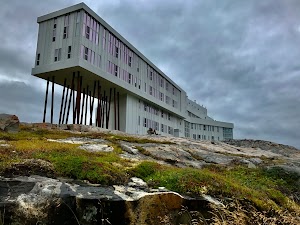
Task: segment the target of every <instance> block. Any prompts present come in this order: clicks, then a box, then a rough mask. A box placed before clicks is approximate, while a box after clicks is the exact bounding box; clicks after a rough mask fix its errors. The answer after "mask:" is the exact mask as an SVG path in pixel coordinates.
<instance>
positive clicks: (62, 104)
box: [58, 78, 67, 125]
mask: <svg viewBox="0 0 300 225" xmlns="http://www.w3.org/2000/svg"><path fill="white" fill-rule="evenodd" d="M66 83H67V79H66V78H65V80H64V89H63V93H62V96H61V103H60V112H59V120H58V125H60V124H61V119H62V110H63V106H64V98H65V91H66Z"/></svg>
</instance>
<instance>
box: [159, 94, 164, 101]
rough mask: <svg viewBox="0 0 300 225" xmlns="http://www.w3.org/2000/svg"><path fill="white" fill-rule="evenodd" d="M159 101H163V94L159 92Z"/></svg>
mask: <svg viewBox="0 0 300 225" xmlns="http://www.w3.org/2000/svg"><path fill="white" fill-rule="evenodd" d="M160 100H161V101H162V102H163V101H164V94H163V93H161V92H160Z"/></svg>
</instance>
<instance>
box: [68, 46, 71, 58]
mask: <svg viewBox="0 0 300 225" xmlns="http://www.w3.org/2000/svg"><path fill="white" fill-rule="evenodd" d="M71 50H72V48H71V46H68V59H70V58H71Z"/></svg>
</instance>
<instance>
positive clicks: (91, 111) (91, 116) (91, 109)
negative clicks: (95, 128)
mask: <svg viewBox="0 0 300 225" xmlns="http://www.w3.org/2000/svg"><path fill="white" fill-rule="evenodd" d="M95 92H96V81H94V91H93V101H92V104H91V106H90V125H91V126H92V125H93V109H94V100H95Z"/></svg>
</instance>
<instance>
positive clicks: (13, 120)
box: [0, 114, 20, 133]
mask: <svg viewBox="0 0 300 225" xmlns="http://www.w3.org/2000/svg"><path fill="white" fill-rule="evenodd" d="M19 125H20V121H19V118H18V117H17V116H16V115H10V114H0V130H2V131H5V132H8V133H17V132H19V130H20V127H19Z"/></svg>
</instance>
